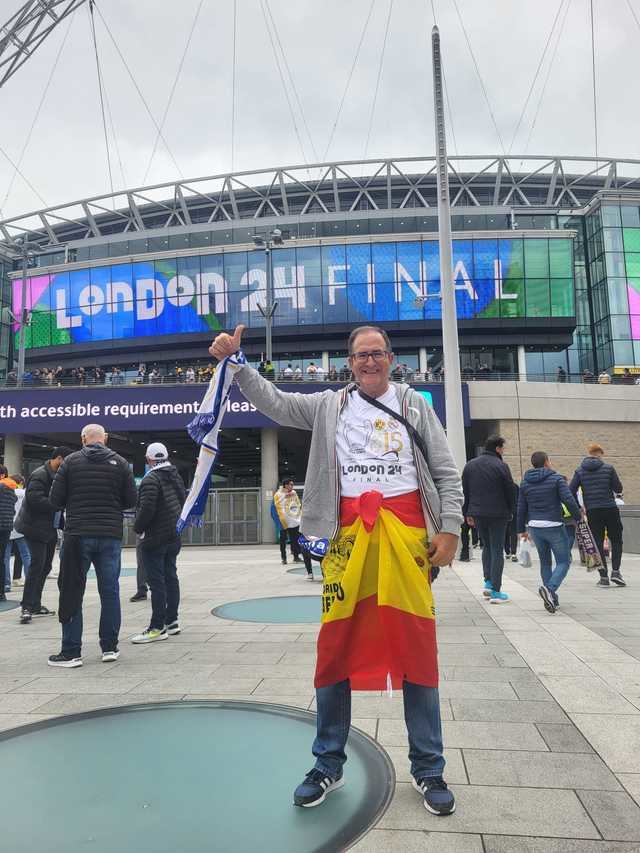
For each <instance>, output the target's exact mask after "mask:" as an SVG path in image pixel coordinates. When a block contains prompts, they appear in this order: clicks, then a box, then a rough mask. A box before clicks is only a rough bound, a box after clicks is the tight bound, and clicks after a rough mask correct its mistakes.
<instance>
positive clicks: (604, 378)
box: [598, 370, 611, 385]
mask: <svg viewBox="0 0 640 853" xmlns="http://www.w3.org/2000/svg"><path fill="white" fill-rule="evenodd" d="M610 384H611V377H610V376H609V374H608V373H607V371H606V370H603V371H602V373H601V374H600V376H598V385H610Z"/></svg>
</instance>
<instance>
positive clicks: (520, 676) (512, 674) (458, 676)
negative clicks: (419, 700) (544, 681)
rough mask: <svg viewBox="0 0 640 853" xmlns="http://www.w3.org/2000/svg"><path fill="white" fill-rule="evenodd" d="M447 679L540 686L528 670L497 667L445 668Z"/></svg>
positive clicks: (495, 664)
mask: <svg viewBox="0 0 640 853" xmlns="http://www.w3.org/2000/svg"><path fill="white" fill-rule="evenodd" d="M446 672H447V679H448V680H451V681H502V682H506V681H508V682H510V683H511V684H513V685H515V684H540V681H539V680H538V677H537V675H535V673H533V672H531V670H530V669H523V668H521V667H511V668H509V667H506V666H505V667H503V666H497V663H496V661H494V665H493V666H447V667H446Z"/></svg>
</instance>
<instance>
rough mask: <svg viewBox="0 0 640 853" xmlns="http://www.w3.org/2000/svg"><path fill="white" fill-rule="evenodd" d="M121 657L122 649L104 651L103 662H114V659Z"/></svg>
mask: <svg viewBox="0 0 640 853" xmlns="http://www.w3.org/2000/svg"><path fill="white" fill-rule="evenodd" d="M119 657H120V650H119V649H115V651H110V652H102V663H112V662H113V661H116V660H118V658H119Z"/></svg>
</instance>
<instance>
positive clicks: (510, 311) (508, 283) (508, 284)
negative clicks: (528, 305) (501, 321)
mask: <svg viewBox="0 0 640 853" xmlns="http://www.w3.org/2000/svg"><path fill="white" fill-rule="evenodd" d="M514 295H516V298H515V299H514V298H513V296H514ZM498 314H499V315H500V317H524V316H525V280H524V279H523V278H510V279H507V280H503V282H502V299H500V300H499V301H495V302H494V303H493V304H492V305H490V306H489V310H488V311H486V312H485V313H484V314H483V315H482V316H491V317H497V316H498Z"/></svg>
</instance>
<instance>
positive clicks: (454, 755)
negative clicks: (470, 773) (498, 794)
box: [384, 743, 469, 785]
mask: <svg viewBox="0 0 640 853" xmlns="http://www.w3.org/2000/svg"><path fill="white" fill-rule="evenodd" d="M384 750H385V752H386V753H387V755H388V756H389V758H390V759H391V761H392V762H393V766H394V767H395V771H396V780H397V781H398V782H411V774H410V772H409V757H408V754H407V753H408V752H409V745H408V744H407V743H405V745H404V746H403V747H402V746H385V747H384ZM444 757H445V761H446V762H447V764H446V767H445V769H444V774H443V775H444V778H445V779H446V780H447V782H448V783H449V784H450V785H468V784H469V779H468V778H467V773H466V770H465V767H464V761H463V760H462V750H460V749H447V748H445V750H444Z"/></svg>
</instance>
